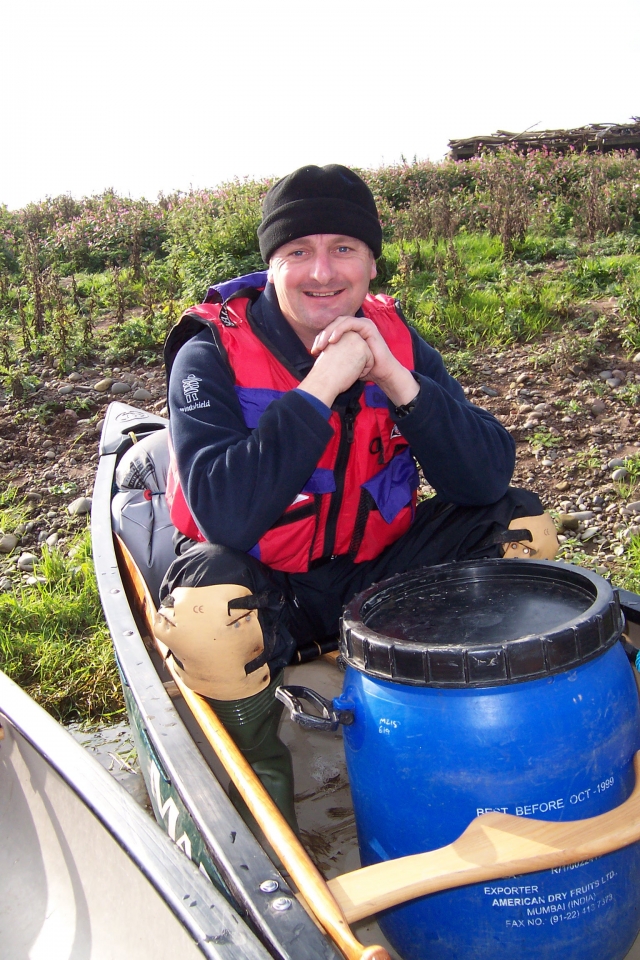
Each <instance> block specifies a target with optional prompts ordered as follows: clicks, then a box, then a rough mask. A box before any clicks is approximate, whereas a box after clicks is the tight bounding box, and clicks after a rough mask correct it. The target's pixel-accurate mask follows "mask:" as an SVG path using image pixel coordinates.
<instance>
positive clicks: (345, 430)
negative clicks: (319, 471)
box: [322, 400, 361, 557]
mask: <svg viewBox="0 0 640 960" xmlns="http://www.w3.org/2000/svg"><path fill="white" fill-rule="evenodd" d="M360 409H361V408H360V402H359V400H355V401H354V400H351V401H349V404H348V406H347V408H346V409H345V410H344V412H343V411H342V410H338V411H337V412H338V414H339V416H340V426H341V430H340V442H339V444H338V452H337V454H336V461H335V465H334V468H333V475H334V477H335V481H336V489H335V491H334V492H333V493H332V494H331V503H330V504H329V512H328V514H327V524H326V527H325V532H324V548H323V551H322V555H323V557H332V556H333V554H334V549H335V543H336V531H337V528H338V517H339V515H340V507H341V506H342V496H343V494H344V484H345V479H346V474H347V464H348V462H349V455H350V453H351V445H352V444H353V439H354V435H355V422H356V417H357V415H358V412H359V410H360Z"/></svg>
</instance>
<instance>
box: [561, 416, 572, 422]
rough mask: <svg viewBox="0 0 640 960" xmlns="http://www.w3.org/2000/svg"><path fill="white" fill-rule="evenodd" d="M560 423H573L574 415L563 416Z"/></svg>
mask: <svg viewBox="0 0 640 960" xmlns="http://www.w3.org/2000/svg"><path fill="white" fill-rule="evenodd" d="M560 423H573V417H561V419H560Z"/></svg>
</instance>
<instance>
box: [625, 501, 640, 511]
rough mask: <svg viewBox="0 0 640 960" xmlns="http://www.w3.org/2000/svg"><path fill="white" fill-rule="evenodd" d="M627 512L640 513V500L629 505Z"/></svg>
mask: <svg viewBox="0 0 640 960" xmlns="http://www.w3.org/2000/svg"><path fill="white" fill-rule="evenodd" d="M627 510H632V511H633V512H634V513H640V500H634V501H633V503H628V504H627Z"/></svg>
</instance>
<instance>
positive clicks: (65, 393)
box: [58, 384, 74, 397]
mask: <svg viewBox="0 0 640 960" xmlns="http://www.w3.org/2000/svg"><path fill="white" fill-rule="evenodd" d="M73 390H74V388H73V386H72V385H71V384H67V385H66V386H64V387H60V388H59V390H58V393H59V394H60V396H62V397H67V396H68V395H69V394H70V393H73Z"/></svg>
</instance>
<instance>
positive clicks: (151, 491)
mask: <svg viewBox="0 0 640 960" xmlns="http://www.w3.org/2000/svg"><path fill="white" fill-rule="evenodd" d="M168 439H169V435H168V431H167V430H156V431H154V432H153V433H150V434H148V436H146V437H144V438H143V439H142V440H139V441H138V442H137V443H135V444H134V445H133V446H132V447H130V448H129V449H128V450H127V451H126V452H125V453H124V454H123V456H122V458H121V460H120V462H119V463H118V466H117V467H116V474H115V481H116V487H117V490H118V492H117V493H116V495H115V496H114V498H113V500H112V501H111V514H112V520H113V530H114V532H115V533H117V534H118V535H119V536H120V537H122V539H123V540H124V542H125V544H126V545H127V547H128V549H129V551H130V553H131V554H132V556H133V558H134V560H135V561H136V564H137V566H138V569H139V570H140V573H141V574H142V576H143V577H144V578H145V580H146V582H147V586H148V587H149V590H150V591H151V595H152V596H153V599H154V601H155V603H156V604H157V603H158V599H159V597H158V594H159V591H160V584H161V583H162V578H163V577H164V575H165V573H166V571H167V569H168V568H169V565H170V564H171V563H172V561H173V560H175V557H176V555H175V552H174V549H173V534H174V532H175V527H174V526H173V524H172V523H171V520H170V518H169V508H168V506H167V501H166V500H165V496H164V493H165V489H166V484H167V471H168V469H169V447H168Z"/></svg>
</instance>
